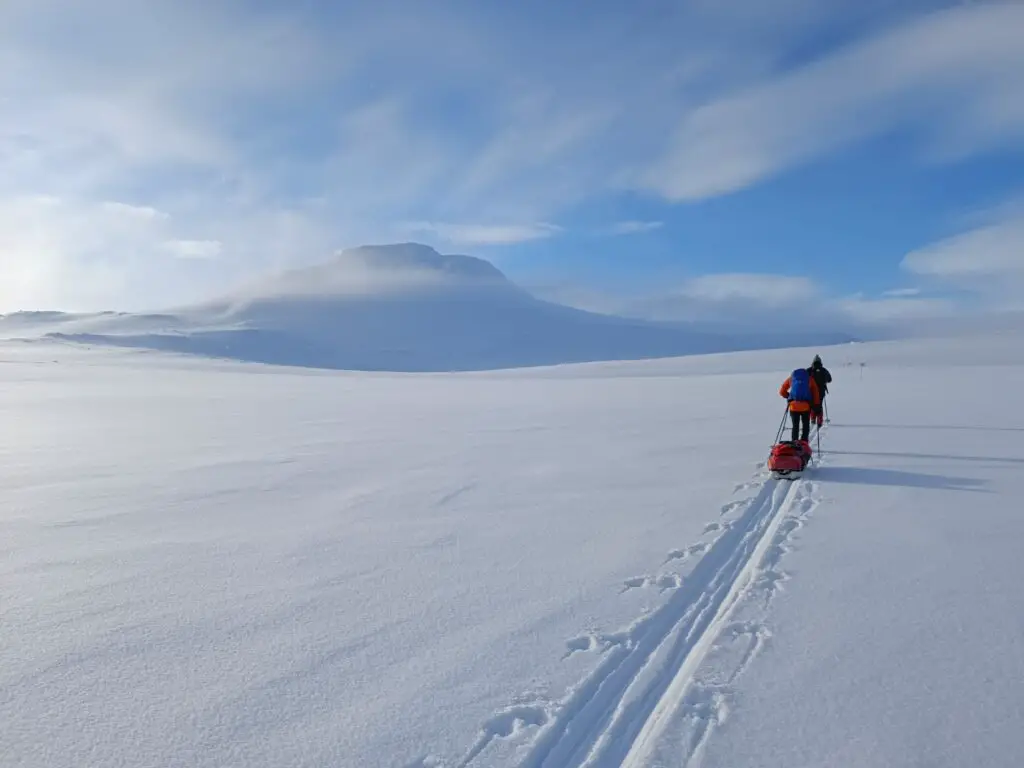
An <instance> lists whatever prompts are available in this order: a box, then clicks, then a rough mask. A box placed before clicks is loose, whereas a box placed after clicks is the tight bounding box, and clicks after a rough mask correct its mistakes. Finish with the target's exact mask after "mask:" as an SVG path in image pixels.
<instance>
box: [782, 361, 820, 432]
mask: <svg viewBox="0 0 1024 768" xmlns="http://www.w3.org/2000/svg"><path fill="white" fill-rule="evenodd" d="M779 394H780V395H781V396H782V397H784V398H786V399H787V400H788V401H789V418H790V420H791V421H792V422H793V436H792V438H791V439H792V442H794V443H795V442H796V441H797V440H798V439H799V440H802V441H803V442H805V443H809V442H810V439H811V415H812V414H814V413H816V412H817V411H818V409H819V408H820V407H821V393H820V391H819V390H818V383H817V382H816V381H815V380H814V377H813V376H812V375H811V369H809V368H797V369H796V370H795V371H793V373H792V374H791V375H790V377H789V378H788V379H786V380H785V381H784V382H782V386H781V387H780V388H779Z"/></svg>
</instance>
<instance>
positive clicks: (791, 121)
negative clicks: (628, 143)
mask: <svg viewBox="0 0 1024 768" xmlns="http://www.w3.org/2000/svg"><path fill="white" fill-rule="evenodd" d="M1021 29H1024V5H1021V4H1019V3H978V4H970V5H967V6H961V7H958V8H954V9H950V10H945V11H942V12H937V13H933V14H930V15H927V16H923V17H918V18H915V19H913V20H912V21H909V22H907V23H905V24H903V25H902V26H900V27H898V28H895V29H887V30H885V31H882V32H880V33H878V34H877V35H875V36H874V37H871V38H869V39H867V40H864V41H861V42H858V43H855V44H853V45H850V46H848V47H846V48H845V49H843V50H841V51H839V52H838V53H832V54H830V55H828V56H826V57H825V58H823V59H821V60H819V61H816V62H814V63H812V64H809V65H807V66H805V67H803V68H801V69H798V70H796V71H793V72H788V73H784V74H781V75H779V76H777V77H774V78H772V79H768V80H765V81H764V82H761V83H759V84H757V85H754V86H752V87H750V88H747V89H745V90H740V91H739V92H737V93H735V94H733V95H730V96H727V97H724V98H720V99H717V100H713V101H711V102H710V103H708V104H706V105H704V106H701V107H700V108H698V109H695V110H694V111H692V112H691V113H689V114H687V115H686V116H685V117H684V119H683V120H682V124H681V125H680V126H679V128H678V130H677V132H676V135H675V137H674V139H673V142H672V146H671V149H670V151H669V152H668V154H667V155H666V156H665V157H663V158H662V159H661V160H660V161H659V162H658V163H657V164H655V165H654V166H653V167H651V168H650V169H649V170H648V171H646V172H645V173H644V174H642V176H641V178H640V183H641V184H642V185H643V186H646V187H648V188H650V189H653V190H655V191H656V192H658V193H660V194H662V195H664V196H665V197H667V198H669V199H671V200H677V201H683V200H698V199H702V198H706V197H712V196H716V195H722V194H726V193H730V192H734V191H736V190H739V189H742V188H744V187H747V186H750V185H752V184H755V183H757V182H759V181H761V180H763V179H766V178H768V177H770V176H772V175H774V174H776V173H778V172H780V171H783V170H785V169H787V168H789V167H791V166H794V165H798V164H801V163H805V162H807V161H809V160H811V159H813V158H815V157H818V156H821V155H823V154H825V153H827V152H830V151H832V150H835V149H837V148H839V147H842V146H844V145H847V144H850V143H852V142H855V141H858V140H860V139H864V138H866V137H869V136H872V135H876V134H880V133H883V132H885V131H888V130H890V129H893V128H896V127H898V126H902V125H908V124H909V125H915V126H916V127H918V128H919V129H920V130H921V131H922V132H924V133H925V134H926V135H930V136H931V139H932V142H933V145H932V146H933V150H934V152H935V153H937V154H945V155H949V154H965V153H969V152H972V151H974V150H977V149H982V148H988V147H991V146H993V145H996V144H998V143H1000V142H1003V141H1007V140H1012V141H1014V142H1018V143H1019V142H1020V141H1021V140H1022V139H1024V46H1022V45H1021V44H1020V30H1021Z"/></svg>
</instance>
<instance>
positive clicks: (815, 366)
mask: <svg viewBox="0 0 1024 768" xmlns="http://www.w3.org/2000/svg"><path fill="white" fill-rule="evenodd" d="M810 372H811V378H812V379H814V383H815V384H817V385H818V405H817V407H815V408H814V410H813V411H812V412H811V419H812V420H813V421H814V422H815V423H816V424H817V425H818V426H819V427H821V425H822V424H823V423H824V422H825V396H826V395H827V394H828V385H829V384H831V383H832V374H831V373H829V370H828V368H826V367H825V366H824V364H822V362H821V355H815V356H814V362H812V363H811V367H810Z"/></svg>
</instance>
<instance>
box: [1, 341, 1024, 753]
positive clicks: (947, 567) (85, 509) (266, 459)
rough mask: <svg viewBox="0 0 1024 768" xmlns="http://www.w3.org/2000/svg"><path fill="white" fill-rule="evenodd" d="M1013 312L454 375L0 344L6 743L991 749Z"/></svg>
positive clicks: (1020, 356) (1021, 447)
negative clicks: (829, 341)
mask: <svg viewBox="0 0 1024 768" xmlns="http://www.w3.org/2000/svg"><path fill="white" fill-rule="evenodd" d="M1022 342H1024V334H1020V333H1006V334H1004V335H987V336H979V337H974V338H970V337H968V338H958V339H953V340H943V339H929V340H927V341H922V340H918V341H913V342H890V343H884V344H881V343H880V344H849V345H844V346H840V347H834V348H831V349H820V350H813V351H818V352H821V353H822V355H823V357H824V358H825V362H826V364H827V365H829V366H830V367H831V368H832V371H833V374H834V375H835V379H836V381H835V384H834V387H833V394H832V398H831V400H830V412H831V413H830V415H831V418H832V423H831V424H830V425H828V426H827V428H826V429H825V430H824V431H823V433H822V435H821V441H822V447H823V449H824V451H823V453H822V454H821V456H820V457H819V459H818V463H817V464H816V466H814V468H813V469H812V470H811V471H810V472H808V473H807V475H806V476H805V477H804V478H803V479H801V480H798V481H794V482H788V481H777V480H772V479H769V478H766V477H765V476H764V474H763V470H762V468H761V462H762V461H763V459H764V457H765V454H766V453H767V450H768V445H769V443H770V441H771V438H772V437H773V436H774V434H775V430H776V428H777V426H778V424H779V419H780V418H781V417H782V415H783V414H782V402H781V399H780V398H779V397H778V395H777V389H778V386H779V383H780V382H781V380H782V379H783V378H784V377H785V376H786V375H787V374H788V372H789V371H790V370H791V369H792V368H793V367H794V366H796V365H800V364H804V363H806V361H807V359H808V358H809V357H810V355H811V354H813V351H811V350H788V351H787V350H780V351H760V352H748V353H740V354H718V355H707V356H692V357H687V358H680V359H673V360H658V361H647V362H616V363H601V364H591V365H574V366H560V367H552V368H536V369H529V370H516V371H502V372H477V373H461V374H430V375H425V374H394V373H391V374H389V373H353V372H337V371H323V370H309V369H300V368H276V367H271V366H262V365H243V364H237V363H232V362H228V361H210V360H202V359H200V358H192V357H180V356H168V355H164V354H160V353H155V352H147V351H138V350H125V349H113V348H105V349H93V350H89V349H85V348H83V347H81V346H78V345H69V344H62V343H53V342H45V341H41V342H38V343H35V344H16V343H7V344H4V345H2V346H0V375H2V376H3V388H4V398H3V399H2V400H0V407H2V408H3V409H4V413H3V422H4V425H5V428H4V430H3V432H2V433H0V451H2V456H0V458H2V462H0V467H2V469H0V471H2V472H3V473H4V478H3V483H2V485H0V493H2V494H3V504H2V506H0V510H2V511H0V531H2V534H3V535H2V537H0V551H2V553H3V557H2V558H0V583H2V585H3V587H2V589H3V594H2V597H3V601H2V603H0V722H2V723H3V724H4V725H3V727H2V728H0V764H2V765H4V766H7V765H11V766H41V765H45V766H47V767H48V768H62V767H63V766H76V767H77V766H82V765H132V766H145V765H154V766H156V765H160V766H166V765H190V766H218V767H219V766H233V765H238V766H243V765H244V766H247V767H248V766H268V767H269V766H282V765H302V766H316V767H317V768H320V767H322V768H341V767H347V766H359V767H360V768H364V767H365V768H376V767H377V766H381V767H385V766H387V767H392V766H394V767H395V768H406V767H409V766H419V767H420V768H428V767H430V768H440V767H442V766H443V767H444V768H454V767H455V766H464V767H465V768H480V767H482V766H523V767H524V768H526V767H528V766H535V767H537V768H541V767H543V768H552V767H553V766H559V767H566V768H568V767H571V766H591V767H592V768H598V767H601V768H606V767H610V766H631V767H634V768H638V767H639V766H677V765H701V766H707V767H715V768H717V767H719V766H721V767H723V768H724V767H725V766H729V767H730V768H733V767H735V766H740V765H771V766H776V765H784V766H822V765H844V766H845V765H857V766H885V767H886V768H889V767H890V766H911V765H913V766H916V765H929V766H950V767H952V766H962V765H986V766H1012V765H1016V764H1017V763H1018V762H1019V755H1020V754H1022V753H1024V729H1021V728H1020V722H1021V721H1022V716H1024V688H1022V687H1021V684H1020V680H1022V679H1024V640H1022V638H1024V614H1022V613H1021V611H1019V610H1015V608H1014V606H1015V605H1016V604H1017V602H1018V600H1017V598H1018V593H1019V586H1020V583H1021V581H1022V579H1024V560H1022V559H1021V558H1020V556H1019V552H1018V550H1019V548H1020V542H1021V541H1022V540H1024V516H1022V515H1021V514H1020V510H1019V508H1020V504H1019V494H1020V489H1021V487H1022V485H1024V416H1022V413H1024V408H1022V406H1024V401H1022V395H1021V392H1024V343H1022Z"/></svg>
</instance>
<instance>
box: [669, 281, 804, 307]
mask: <svg viewBox="0 0 1024 768" xmlns="http://www.w3.org/2000/svg"><path fill="white" fill-rule="evenodd" d="M679 293H680V295H682V296H686V297H689V298H695V299H702V300H705V301H713V302H754V303H757V304H760V305H763V306H772V307H785V306H791V305H793V304H794V303H800V302H806V301H808V300H810V299H813V298H816V297H817V295H818V286H817V285H816V284H815V282H814V281H813V280H811V279H810V278H807V277H799V276H790V275H772V274H745V273H734V274H717V275H704V276H702V277H697V278H694V279H692V280H690V281H688V282H687V283H685V284H684V285H683V287H682V288H681V289H680V291H679Z"/></svg>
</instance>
